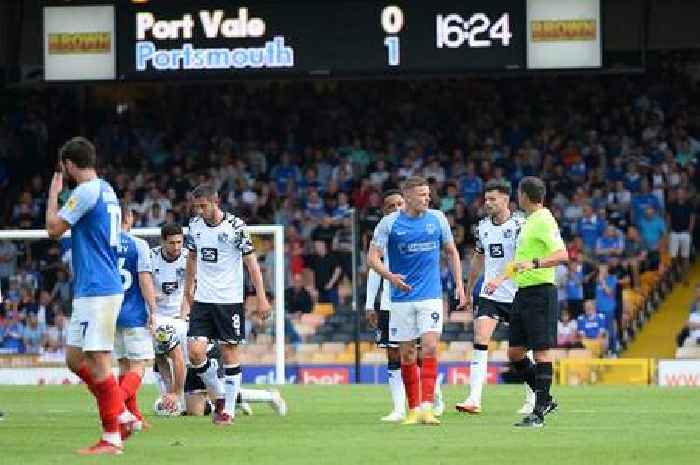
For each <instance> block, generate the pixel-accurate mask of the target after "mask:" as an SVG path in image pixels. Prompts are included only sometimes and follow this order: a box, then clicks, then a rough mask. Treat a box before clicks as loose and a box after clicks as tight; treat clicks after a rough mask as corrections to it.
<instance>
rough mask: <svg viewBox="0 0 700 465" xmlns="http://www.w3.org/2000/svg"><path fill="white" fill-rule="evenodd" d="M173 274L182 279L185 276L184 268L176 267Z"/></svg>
mask: <svg viewBox="0 0 700 465" xmlns="http://www.w3.org/2000/svg"><path fill="white" fill-rule="evenodd" d="M175 276H177V279H182V278H184V277H185V269H184V268H178V269H177V270H175Z"/></svg>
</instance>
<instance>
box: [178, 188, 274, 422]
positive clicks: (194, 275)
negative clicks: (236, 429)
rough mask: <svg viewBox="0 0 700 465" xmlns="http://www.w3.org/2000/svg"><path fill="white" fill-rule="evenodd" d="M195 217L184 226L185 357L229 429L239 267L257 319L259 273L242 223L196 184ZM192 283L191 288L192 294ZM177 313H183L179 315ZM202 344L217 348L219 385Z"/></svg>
mask: <svg viewBox="0 0 700 465" xmlns="http://www.w3.org/2000/svg"><path fill="white" fill-rule="evenodd" d="M192 195H193V198H194V199H193V206H194V209H195V214H196V215H197V216H196V217H195V218H193V219H192V221H191V222H190V229H189V232H188V235H187V238H186V240H185V246H186V247H187V248H188V249H189V251H190V255H189V257H188V260H187V271H186V284H185V296H186V298H185V299H184V300H185V301H187V303H184V302H183V310H184V311H186V306H187V304H189V302H193V303H192V304H191V307H190V308H191V311H190V315H189V316H190V329H189V332H188V333H187V335H188V337H189V356H190V362H191V364H192V367H193V368H194V369H195V370H196V371H197V374H198V375H199V376H200V378H201V379H202V381H203V382H204V384H205V385H206V386H207V388H209V389H211V390H212V391H213V392H216V393H217V395H218V398H217V399H216V402H215V411H214V414H213V415H212V420H213V422H214V423H215V424H224V425H225V424H230V423H231V421H232V420H233V416H234V414H235V407H236V397H237V394H238V391H239V390H240V386H241V367H240V359H239V348H238V345H239V344H240V343H242V342H244V340H245V310H244V308H243V299H244V298H245V290H244V279H243V263H245V265H246V268H247V269H248V273H249V274H250V278H251V281H252V282H253V286H254V287H255V291H256V295H257V310H256V311H257V313H258V314H259V316H260V318H262V319H267V318H268V317H269V315H270V303H269V302H268V300H267V295H266V293H265V285H264V283H263V277H262V273H261V272H260V267H259V265H258V260H257V258H256V256H255V251H254V247H253V242H252V241H251V239H250V235H249V234H248V228H247V226H246V224H245V222H244V221H243V220H242V219H240V218H238V217H236V216H235V215H233V214H231V213H225V212H223V211H222V210H221V208H220V207H219V196H218V193H217V192H216V189H214V187H212V186H211V185H208V184H200V185H199V186H197V187H196V188H195V189H194V191H193V192H192ZM195 280H196V288H195ZM184 311H183V313H184ZM208 340H212V341H217V342H218V343H219V345H220V348H221V352H222V358H223V362H224V383H223V385H222V383H221V381H220V380H219V378H218V376H217V373H216V367H215V366H214V364H211V363H210V362H209V360H208V359H207V355H206V354H207V342H208Z"/></svg>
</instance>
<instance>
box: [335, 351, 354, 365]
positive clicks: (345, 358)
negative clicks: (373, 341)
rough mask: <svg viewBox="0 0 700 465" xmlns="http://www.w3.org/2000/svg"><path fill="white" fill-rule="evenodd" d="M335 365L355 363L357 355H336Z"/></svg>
mask: <svg viewBox="0 0 700 465" xmlns="http://www.w3.org/2000/svg"><path fill="white" fill-rule="evenodd" d="M335 363H355V353H354V352H353V353H349V352H342V353H340V354H336V356H335Z"/></svg>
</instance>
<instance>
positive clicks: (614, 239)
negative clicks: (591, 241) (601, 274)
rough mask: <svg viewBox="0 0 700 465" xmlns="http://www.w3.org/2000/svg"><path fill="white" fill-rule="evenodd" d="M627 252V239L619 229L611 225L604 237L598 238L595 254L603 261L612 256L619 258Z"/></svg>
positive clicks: (606, 229)
mask: <svg viewBox="0 0 700 465" xmlns="http://www.w3.org/2000/svg"><path fill="white" fill-rule="evenodd" d="M624 251H625V239H624V237H623V236H622V233H621V232H620V231H618V230H617V228H616V227H615V226H613V225H611V224H609V225H608V226H607V227H606V228H605V232H604V233H603V236H602V237H599V238H598V242H597V243H596V248H595V253H596V255H598V258H600V259H601V260H603V261H607V259H608V258H609V257H611V256H614V257H619V256H622V254H623V252H624Z"/></svg>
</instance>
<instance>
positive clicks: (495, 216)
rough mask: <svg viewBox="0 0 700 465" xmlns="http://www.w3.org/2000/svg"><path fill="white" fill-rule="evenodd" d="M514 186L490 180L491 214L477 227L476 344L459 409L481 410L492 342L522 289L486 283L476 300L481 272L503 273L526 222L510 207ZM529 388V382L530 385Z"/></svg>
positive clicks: (472, 271) (530, 403)
mask: <svg viewBox="0 0 700 465" xmlns="http://www.w3.org/2000/svg"><path fill="white" fill-rule="evenodd" d="M510 195H511V186H510V183H508V182H507V181H498V180H494V181H489V182H488V183H487V184H486V187H485V188H484V207H485V209H486V213H487V216H486V218H484V219H482V220H481V221H480V222H479V224H478V226H477V230H476V234H475V235H476V239H477V243H476V248H475V250H474V256H473V257H472V261H471V266H470V267H469V277H468V279H467V290H466V293H467V299H468V302H467V307H473V308H474V309H475V312H474V348H473V350H472V361H471V366H470V379H469V397H468V398H467V399H466V400H465V401H464V402H460V403H458V404H457V405H456V408H457V411H459V412H464V413H469V414H478V413H481V393H482V389H483V385H484V383H485V382H486V377H487V373H488V371H487V365H488V344H489V341H490V340H491V337H492V336H493V332H494V330H495V329H496V326H497V325H498V322H499V321H502V322H504V323H508V322H509V321H510V312H511V308H512V306H513V299H514V298H515V293H516V291H517V290H518V289H517V286H516V284H515V283H514V282H513V281H512V280H507V281H505V282H504V283H503V284H502V285H501V286H500V287H498V288H497V289H496V291H495V292H493V293H488V292H487V291H486V289H485V285H484V284H482V287H481V291H480V293H479V302H478V303H477V302H472V289H473V288H474V284H475V283H476V281H477V279H478V277H479V275H480V274H481V273H482V271H483V273H484V282H489V281H490V280H492V279H494V278H495V277H496V276H499V275H501V274H502V273H503V272H504V270H505V268H506V266H507V265H508V264H509V263H511V262H512V261H513V257H514V256H515V246H516V243H517V238H518V234H519V233H520V228H521V227H522V225H523V223H524V222H525V217H524V216H523V215H522V214H518V213H511V211H510V207H509V204H510ZM526 389H527V385H526ZM526 397H527V398H526V401H525V405H524V406H523V407H522V409H521V411H523V412H525V411H526V410H529V411H528V412H525V413H529V412H531V411H532V408H533V407H534V405H535V398H534V393H533V392H532V390H530V389H528V390H527V395H526Z"/></svg>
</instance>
